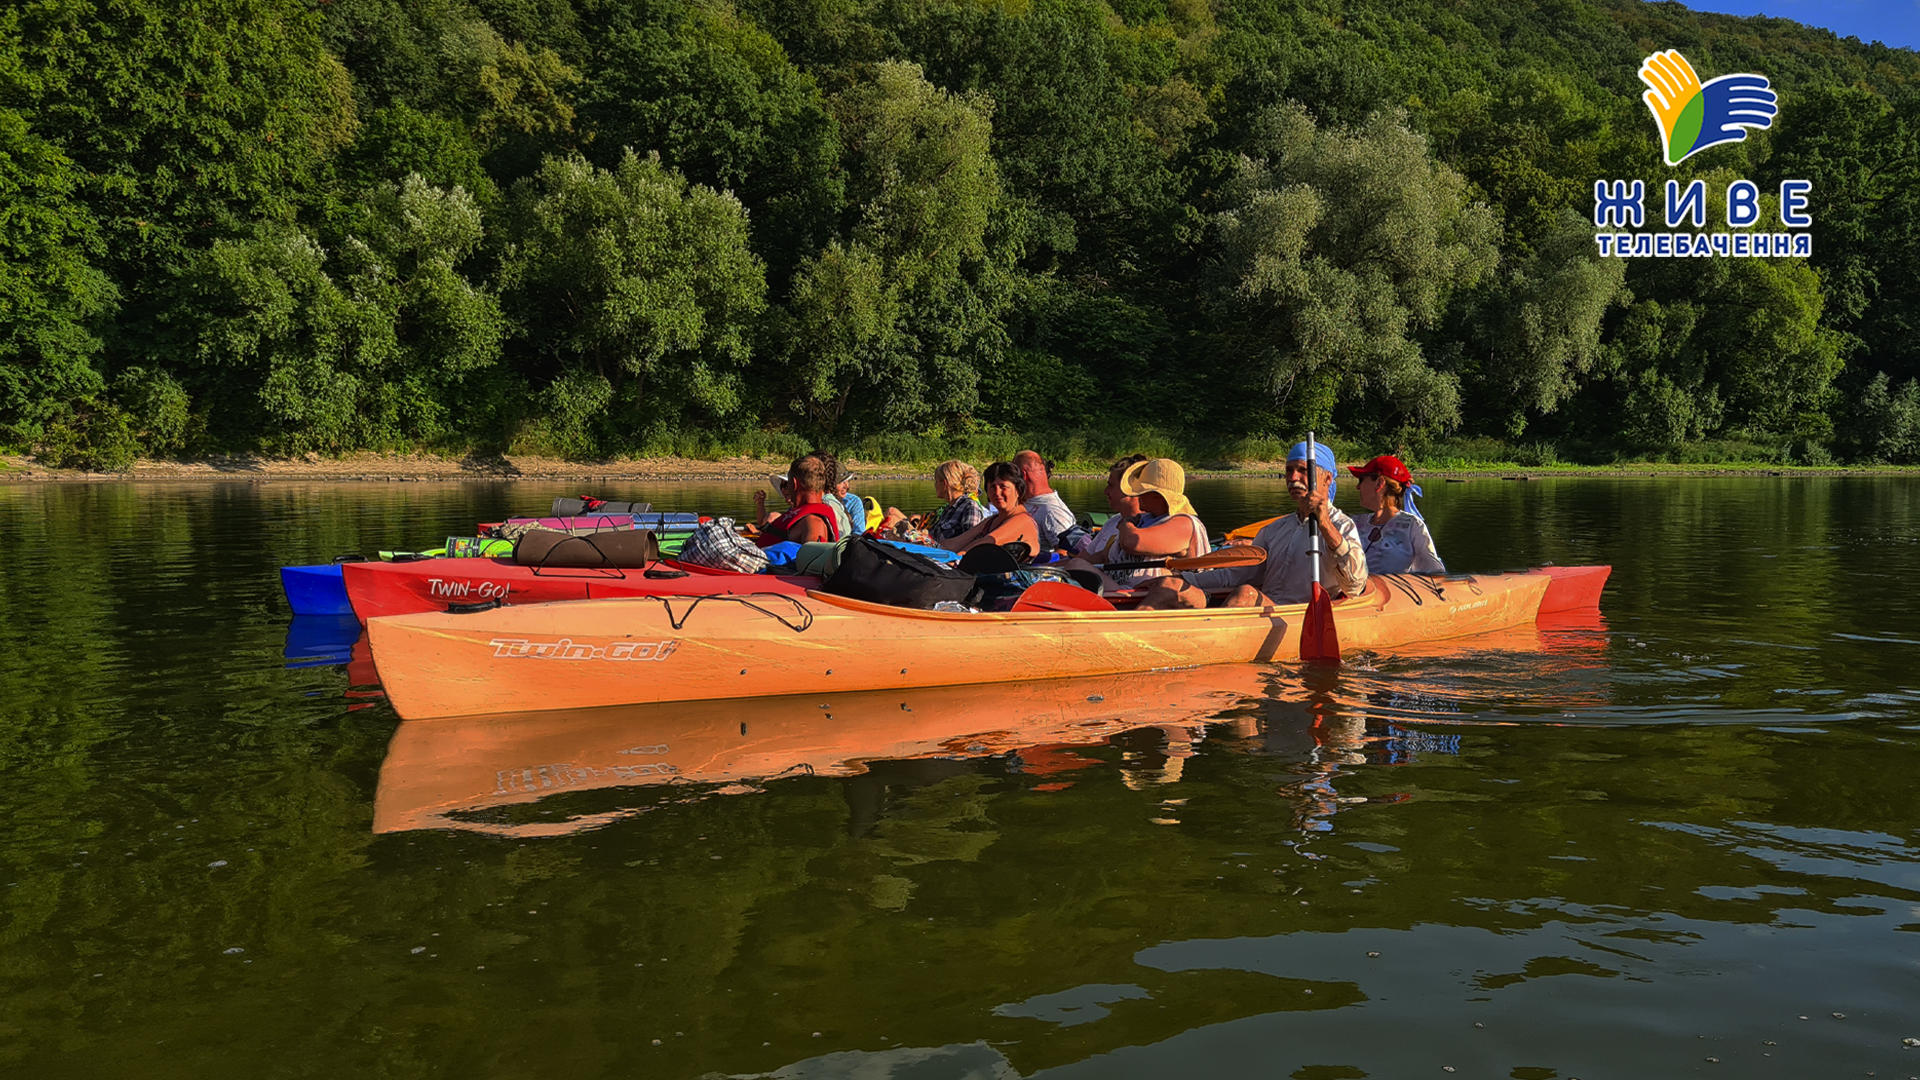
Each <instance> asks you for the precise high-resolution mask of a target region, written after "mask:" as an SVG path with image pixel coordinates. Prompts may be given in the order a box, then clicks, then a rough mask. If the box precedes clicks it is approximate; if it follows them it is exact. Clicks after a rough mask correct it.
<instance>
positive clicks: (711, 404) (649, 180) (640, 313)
mask: <svg viewBox="0 0 1920 1080" xmlns="http://www.w3.org/2000/svg"><path fill="white" fill-rule="evenodd" d="M507 240H508V242H507V245H506V247H505V250H504V252H503V254H502V260H501V269H500V278H499V281H500V286H501V289H502V293H503V297H504V299H505V301H506V304H507V306H508V310H509V311H510V313H511V314H512V315H513V316H514V318H515V320H516V327H515V329H516V340H515V342H514V350H515V351H516V352H517V353H518V354H519V355H520V357H521V358H522V361H523V363H524V364H525V365H526V366H527V370H528V371H529V373H530V374H531V375H533V377H534V378H535V380H536V381H537V382H543V383H544V382H547V381H550V380H552V379H553V378H555V377H558V376H560V375H562V374H563V373H583V374H584V375H585V376H588V377H591V378H593V379H602V380H606V382H607V383H608V385H609V386H610V387H611V388H612V391H613V396H612V397H611V398H608V399H607V406H606V407H607V408H609V409H610V410H613V412H614V413H617V417H616V416H610V417H609V419H617V420H618V422H619V423H620V424H621V425H622V426H623V427H624V426H625V425H628V424H631V423H636V422H637V423H640V424H642V425H663V424H672V423H677V422H679V421H680V420H682V419H683V418H684V419H692V420H702V421H707V422H713V421H722V420H727V419H729V418H731V417H733V416H734V415H735V414H736V413H737V412H738V411H739V410H740V408H741V405H742V398H741V392H742V388H743V382H744V369H745V367H746V363H747V360H748V356H749V348H748V343H749V340H750V337H751V334H752V332H753V327H754V324H755V320H756V319H757V317H758V316H759V314H760V312H761V310H762V309H763V308H764V307H765V305H766V271H765V267H764V265H763V264H762V263H761V261H760V260H759V258H757V257H756V256H755V255H754V254H753V253H752V252H751V251H750V250H749V249H748V243H747V214H746V210H745V208H743V207H742V206H741V205H740V201H739V200H738V199H735V198H734V197H733V196H731V195H726V194H722V193H719V192H716V191H713V190H712V189H710V188H706V187H702V186H699V185H696V184H689V183H688V182H687V181H686V179H685V178H683V177H681V176H680V175H679V174H678V173H676V172H674V171H672V170H670V169H668V168H666V167H665V166H663V165H662V164H661V163H660V159H659V158H658V157H657V156H653V155H649V156H647V157H640V156H639V155H637V154H635V153H633V152H632V151H628V152H627V153H626V155H625V156H624V157H623V158H622V159H621V161H620V164H619V166H618V167H617V168H615V169H614V170H612V171H611V172H609V171H607V170H604V169H599V168H596V167H594V166H593V165H591V164H589V163H587V162H586V161H585V160H584V159H581V158H578V157H571V158H555V159H551V160H549V161H548V162H547V163H546V164H545V165H544V166H542V167H541V169H540V171H539V173H537V174H536V175H534V176H533V177H530V178H528V179H527V180H524V181H522V182H521V183H520V184H518V185H516V187H515V188H514V191H513V197H512V206H511V215H510V222H509V233H508V238H507Z"/></svg>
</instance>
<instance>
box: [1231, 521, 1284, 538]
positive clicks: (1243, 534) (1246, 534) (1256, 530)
mask: <svg viewBox="0 0 1920 1080" xmlns="http://www.w3.org/2000/svg"><path fill="white" fill-rule="evenodd" d="M1279 520H1280V518H1279V517H1270V518H1267V519H1265V520H1262V521H1256V522H1254V523H1253V524H1251V525H1242V526H1240V527H1239V528H1237V529H1235V530H1233V531H1232V532H1230V533H1228V534H1227V539H1229V540H1251V539H1253V538H1254V537H1256V536H1259V535H1260V530H1261V529H1264V528H1266V527H1267V526H1269V525H1271V524H1273V523H1274V522H1276V521H1279Z"/></svg>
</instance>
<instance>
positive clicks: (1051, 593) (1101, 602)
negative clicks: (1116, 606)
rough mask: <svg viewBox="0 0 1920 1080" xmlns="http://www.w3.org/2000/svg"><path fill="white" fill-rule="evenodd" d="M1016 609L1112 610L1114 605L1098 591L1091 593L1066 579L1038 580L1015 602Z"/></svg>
mask: <svg viewBox="0 0 1920 1080" xmlns="http://www.w3.org/2000/svg"><path fill="white" fill-rule="evenodd" d="M1013 610H1015V611H1112V610H1113V605H1112V604H1110V603H1108V602H1107V601H1106V600H1105V599H1103V598H1102V597H1101V596H1100V595H1099V594H1097V593H1091V592H1088V591H1087V590H1085V589H1083V588H1081V587H1080V586H1078V585H1069V584H1067V583H1066V582H1064V581H1036V582H1034V583H1033V584H1031V585H1029V586H1027V588H1026V590H1025V591H1024V592H1022V593H1021V594H1020V599H1018V600H1015V601H1014V602H1013Z"/></svg>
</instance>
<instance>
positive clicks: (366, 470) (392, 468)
mask: <svg viewBox="0 0 1920 1080" xmlns="http://www.w3.org/2000/svg"><path fill="white" fill-rule="evenodd" d="M844 464H845V465H846V467H847V468H848V469H849V470H851V471H852V472H854V473H857V474H858V475H860V476H864V477H868V478H877V477H899V478H924V477H925V476H926V475H927V472H928V470H927V469H926V468H925V467H924V466H921V465H917V464H905V465H902V464H896V463H888V462H876V461H863V460H858V459H847V460H846V461H845V462H844ZM1413 464H1414V468H1415V471H1416V473H1418V475H1419V476H1420V477H1421V478H1422V479H1423V480H1443V481H1444V480H1461V481H1464V480H1473V479H1479V478H1487V477H1494V478H1508V479H1521V480H1533V479H1546V478H1550V477H1559V476H1587V477H1647V476H1671V477H1688V476H1694V477H1704V476H1865V475H1871V476H1920V468H1915V467H1912V466H1856V467H1850V468H1847V467H1814V466H1788V465H1767V464H1755V463H1748V464H1715V465H1697V464H1687V465H1676V464H1670V463H1666V462H1634V463H1624V464H1615V465H1563V464H1555V465H1546V466H1541V465H1527V466H1523V465H1517V464H1514V463H1511V462H1504V463H1503V462H1490V463H1487V464H1485V465H1476V466H1473V467H1467V468H1461V467H1454V468H1421V467H1420V466H1419V463H1418V462H1414V463H1413ZM1103 465H1104V463H1100V462H1064V463H1061V465H1060V466H1059V467H1058V468H1057V469H1056V473H1057V475H1062V476H1099V475H1102V474H1103V473H1104V467H1103ZM786 466H787V462H786V461H785V460H781V459H776V458H771V457H728V458H717V459H712V460H707V459H699V458H685V457H658V458H631V459H623V460H617V461H584V462H583V461H567V460H565V459H562V458H549V457H539V456H531V455H513V456H484V457H483V456H479V455H468V456H466V457H457V458H456V457H443V456H439V455H434V454H349V455H346V456H343V457H337V458H333V457H320V456H318V455H308V456H306V457H300V458H264V457H255V456H251V455H227V456H218V457H207V458H198V459H192V460H186V461H174V460H141V461H136V462H135V463H134V464H133V467H132V468H130V469H128V470H127V471H125V472H114V473H96V472H85V471H82V470H78V469H55V468H50V467H48V466H45V465H42V464H40V463H39V462H36V461H34V460H33V459H31V458H28V457H25V456H21V455H0V483H73V482H89V481H94V482H106V481H135V482H178V481H220V480H229V481H231V480H246V481H252V482H258V483H271V482H285V481H321V482H343V483H351V482H384V483H392V482H426V481H468V480H569V481H580V482H582V483H586V482H589V481H608V482H622V483H634V482H642V481H644V482H648V483H673V482H678V481H710V480H758V479H759V478H761V477H764V476H766V475H767V474H768V473H770V472H781V471H784V470H785V469H786ZM1283 467H1284V463H1283V462H1279V461H1249V462H1242V463H1237V464H1235V465H1233V466H1231V467H1227V468H1210V469H1200V468H1196V469H1193V470H1192V471H1191V473H1190V475H1194V476H1227V477H1233V476H1244V477H1261V476H1276V475H1278V474H1279V473H1280V472H1281V470H1282V469H1283Z"/></svg>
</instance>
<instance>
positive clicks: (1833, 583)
mask: <svg viewBox="0 0 1920 1080" xmlns="http://www.w3.org/2000/svg"><path fill="white" fill-rule="evenodd" d="M577 488H578V485H553V484H537V483H495V484H470V485H446V484H396V485H391V486H384V485H360V484H339V485H330V486H329V485H311V486H309V485H295V484H284V483H273V484H247V483H231V484H207V485H182V486H144V487H142V486H132V485H116V484H104V485H15V486H5V487H0V542H3V546H4V550H5V552H6V556H7V557H6V558H5V560H4V561H0V612H4V616H5V617H4V618H0V778H4V783H0V1066H3V1067H4V1069H5V1072H6V1073H7V1074H8V1075H13V1076H33V1077H68V1076H73V1077H95V1076H140V1077H304V1076H328V1077H332V1076H394V1077H411V1076H448V1077H456V1076H457V1077H462V1078H470V1077H482V1076H485V1077H494V1076H500V1077H507V1076H513V1077H518V1076H536V1075H537V1076H573V1077H599V1076H610V1077H693V1076H703V1075H716V1074H717V1075H742V1074H744V1075H763V1074H771V1075H778V1076H783V1077H830V1076H859V1077H929V1078H931V1077H962V1076H965V1077H1013V1076H1021V1077H1026V1076H1035V1075H1047V1076H1059V1077H1078V1076H1100V1077H1114V1076H1119V1077H1132V1076H1139V1077H1160V1076H1179V1077H1189V1076H1247V1075H1257V1076H1275V1077H1300V1078H1315V1080H1332V1078H1340V1077H1403V1076H1417V1075H1433V1076H1444V1075H1447V1073H1446V1072H1445V1071H1443V1070H1447V1069H1451V1070H1453V1074H1454V1075H1458V1076H1463V1077H1517V1078H1548V1077H1584V1078H1587V1080H1593V1078H1596V1077H1664V1076H1694V1075H1699V1076H1723V1077H1736V1076H1737V1077H1812V1076H1819V1077H1841V1076H1872V1075H1877V1076H1880V1077H1892V1076H1916V1075H1920V1045H1916V1046H1914V1047H1912V1048H1908V1047H1906V1046H1905V1045H1903V1040H1912V1039H1920V936H1916V933H1915V932H1916V931H1920V858H1917V857H1916V855H1917V854H1920V853H1917V852H1916V840H1917V839H1920V784H1916V782H1915V777H1916V775H1917V774H1920V617H1916V615H1915V613H1914V604H1913V598H1912V596H1911V595H1910V588H1909V584H1908V581H1907V579H1908V578H1909V577H1911V574H1909V573H1902V571H1906V570H1910V569H1911V568H1912V567H1913V566H1914V565H1915V563H1916V562H1917V561H1920V560H1917V559H1916V555H1920V530H1916V529H1915V527H1914V524H1915V522H1916V520H1920V481H1915V480H1909V479H1844V478H1843V479H1832V480H1814V479H1764V480H1763V479H1751V480H1749V479H1719V480H1658V481H1656V480H1627V479H1610V480H1547V481H1534V482H1528V483H1518V482H1503V481H1500V480H1497V479H1482V480H1476V481H1474V482H1473V483H1470V484H1434V485H1431V490H1430V493H1429V495H1428V498H1427V501H1426V507H1427V510H1428V517H1429V520H1430V522H1431V523H1432V526H1433V531H1434V534H1435V536H1436V537H1437V538H1438V541H1439V544H1440V548H1441V551H1442V553H1443V554H1444V555H1445V556H1446V557H1447V559H1448V562H1449V564H1450V566H1451V567H1452V568H1454V569H1458V570H1491V569H1501V568H1511V567H1518V566H1524V565H1530V564H1537V563H1542V562H1556V563H1562V564H1574V563H1587V562H1605V563H1611V564H1612V565H1613V566H1614V567H1615V570H1614V576H1613V581H1612V584H1611V585H1610V586H1609V588H1608V591H1607V594H1606V597H1605V602H1604V608H1605V614H1604V620H1603V621H1590V622H1587V623H1575V624H1572V625H1567V626H1558V627H1552V628H1545V629H1542V630H1539V631H1528V632H1526V633H1523V634H1516V635H1510V636H1507V637H1503V638H1498V639H1485V640H1481V641H1477V642H1472V643H1469V644H1467V645H1465V646H1463V647H1461V648H1457V649H1450V650H1445V651H1436V652H1435V653H1434V654H1432V655H1415V656H1395V657H1371V656H1360V657H1352V658H1350V659H1349V661H1348V663H1347V664H1346V666H1345V667H1343V668H1342V669H1340V670H1339V671H1338V672H1337V673H1330V674H1327V673H1319V672H1305V673H1303V672H1301V671H1300V670H1298V669H1297V668H1295V667H1293V666H1290V665H1274V666H1270V667H1255V666H1248V667H1238V668H1233V667H1229V668H1220V669H1214V670H1212V671H1208V672H1204V673H1187V674H1181V675H1173V676H1165V677H1156V678H1138V679H1107V680H1099V681H1097V682H1091V683H1086V682H1075V683H1056V684H1049V683H1029V684H1015V685H1013V686H1010V687H999V688H981V689H978V690H967V691H960V690H948V691H939V692H931V691H921V692H913V693H909V694H894V695H856V696H851V697H848V696H842V697H839V698H827V697H823V698H820V699H818V700H812V699H802V700H800V701H797V702H796V701H788V702H783V703H780V704H778V705H777V706H769V705H767V704H765V703H751V702H749V703H733V704H725V703H720V704H712V703H709V704H695V705H683V706H674V707H671V708H667V709H653V710H610V711H605V712H600V713H591V714H573V715H564V714H563V715H559V716H553V715H548V716H543V717H521V718H512V719H496V720H491V721H435V722H427V723H421V724H406V725H403V724H400V723H399V722H398V721H397V720H396V719H395V717H394V715H393V713H392V711H391V710H390V709H389V708H388V707H387V706H386V705H385V703H384V701H383V700H382V699H381V698H380V696H379V694H378V691H377V688H374V687H370V686H368V685H366V683H367V680H368V678H369V672H368V668H367V666H366V664H365V663H364V658H362V660H361V661H360V662H358V663H354V664H347V665H342V664H340V663H338V662H336V661H338V660H342V659H345V658H346V656H345V655H344V650H345V649H346V647H347V645H346V643H345V642H344V641H340V640H332V643H331V644H329V640H331V639H330V638H329V633H330V632H332V633H336V634H337V631H330V630H329V628H328V627H326V626H324V625H321V626H319V627H317V628H316V627H314V626H311V625H306V624H305V623H304V621H303V624H302V625H300V626H290V620H289V617H288V615H287V612H286V608H285V604H284V602H283V601H282V599H281V598H280V595H279V586H278V581H277V578H276V574H275V568H276V567H278V566H279V565H280V564H282V563H299V562H315V561H325V560H326V559H328V558H330V557H332V556H334V555H337V554H341V553H345V552H353V551H360V552H371V551H373V550H375V549H378V548H383V547H396V546H398V547H425V546H431V545H433V544H435V543H437V541H438V539H439V538H440V537H443V536H445V535H448V534H450V533H454V534H457V533H465V532H467V531H469V529H470V527H471V525H472V523H473V522H475V521H477V520H489V519H494V518H497V517H499V516H502V515H505V514H507V513H510V512H527V511H536V510H539V509H541V508H543V507H544V506H545V505H546V504H547V503H548V502H549V501H550V500H551V499H552V498H553V497H554V496H555V495H560V494H572V493H575V491H576V490H577ZM750 491H751V489H750V488H748V487H746V486H744V485H732V486H714V485H705V486H702V485H661V486H658V487H655V488H652V489H650V490H647V491H644V492H639V491H609V492H607V494H609V495H613V496H616V497H619V496H625V497H635V496H637V497H648V498H651V499H652V500H653V501H654V503H655V504H656V505H657V506H669V507H678V508H688V509H691V508H696V507H698V508H704V509H708V510H715V511H730V512H736V513H744V512H745V510H746V509H747V507H748V506H749V505H750ZM868 491H869V493H870V494H875V495H877V496H879V497H881V498H882V499H883V500H884V501H888V502H896V503H900V504H902V505H905V506H909V507H914V508H919V507H924V506H925V505H926V504H928V503H930V502H931V495H930V493H929V492H930V488H929V486H928V485H924V484H908V483H899V482H892V483H876V484H873V485H870V486H869V488H868ZM1066 491H1067V494H1068V496H1069V498H1070V500H1071V501H1073V502H1074V504H1075V505H1076V506H1077V507H1082V508H1087V507H1093V506H1095V505H1097V500H1098V495H1097V485H1096V484H1094V483H1076V484H1069V485H1066ZM1278 492H1279V487H1278V484H1277V482H1273V481H1253V480H1241V481H1199V482H1196V484H1195V491H1194V495H1195V502H1196V503H1197V504H1198V506H1199V509H1200V511H1201V513H1202V514H1203V516H1204V517H1205V518H1206V519H1207V521H1208V522H1209V524H1211V525H1213V526H1214V527H1215V528H1216V530H1218V529H1221V528H1224V527H1229V526H1232V525H1235V524H1239V523H1241V522H1244V521H1248V520H1252V519H1255V518H1260V517H1265V516H1268V515H1269V514H1271V513H1273V512H1274V509H1275V508H1276V498H1277V494H1278ZM1351 499H1352V492H1351V490H1350V489H1349V490H1347V491H1345V492H1343V494H1342V501H1343V502H1350V501H1351ZM316 642H317V643H316ZM960 647H964V643H961V645H960ZM332 654H340V655H332Z"/></svg>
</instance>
